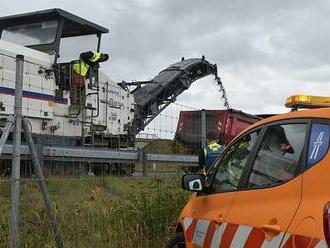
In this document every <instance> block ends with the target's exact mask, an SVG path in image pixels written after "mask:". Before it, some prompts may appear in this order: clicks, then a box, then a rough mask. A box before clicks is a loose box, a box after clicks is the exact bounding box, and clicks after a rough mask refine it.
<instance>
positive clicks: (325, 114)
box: [248, 108, 330, 130]
mask: <svg viewBox="0 0 330 248" xmlns="http://www.w3.org/2000/svg"><path fill="white" fill-rule="evenodd" d="M299 118H328V119H330V108H319V109H308V110H299V111H292V112H288V113H285V114H279V115H274V116H272V117H269V118H266V119H263V120H261V121H258V122H256V123H255V124H253V125H251V126H250V127H249V128H248V130H249V129H252V128H254V127H257V126H260V125H263V124H267V123H270V122H274V121H281V120H288V119H299Z"/></svg>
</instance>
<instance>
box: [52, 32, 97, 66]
mask: <svg viewBox="0 0 330 248" xmlns="http://www.w3.org/2000/svg"><path fill="white" fill-rule="evenodd" d="M97 39H98V38H97V36H96V35H84V36H77V37H69V38H62V39H61V44H60V57H59V59H58V61H59V62H60V63H63V62H69V61H72V60H77V59H79V56H80V54H81V53H82V52H87V51H96V48H97ZM77 44H79V46H77Z"/></svg>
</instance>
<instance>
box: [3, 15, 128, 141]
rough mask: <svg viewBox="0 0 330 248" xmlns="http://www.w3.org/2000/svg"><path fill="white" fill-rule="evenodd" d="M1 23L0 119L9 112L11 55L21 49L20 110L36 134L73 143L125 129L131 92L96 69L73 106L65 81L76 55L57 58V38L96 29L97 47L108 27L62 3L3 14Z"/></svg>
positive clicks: (12, 89) (11, 108)
mask: <svg viewBox="0 0 330 248" xmlns="http://www.w3.org/2000/svg"><path fill="white" fill-rule="evenodd" d="M0 29H1V31H0V32H1V39H0V77H1V81H0V84H1V85H0V119H1V121H2V125H3V124H4V122H5V121H6V119H7V118H8V116H10V115H12V114H13V113H14V98H15V97H14V95H15V73H16V72H15V65H16V64H15V56H16V55H17V54H21V55H24V60H25V62H24V78H23V90H24V92H23V115H25V116H27V117H28V118H29V121H30V123H31V127H32V132H33V134H34V136H35V137H36V136H39V135H40V136H39V137H47V138H46V139H45V138H44V140H46V141H47V142H50V143H52V142H54V143H58V142H60V141H59V139H58V138H59V137H61V138H63V137H65V138H66V139H65V141H63V139H62V143H63V142H64V143H67V145H73V144H75V143H77V142H78V143H79V142H80V141H81V140H82V139H85V138H86V137H87V138H88V137H91V136H94V135H95V136H102V137H110V136H111V137H119V136H120V135H126V134H127V131H125V130H124V126H125V124H126V123H128V122H130V121H132V119H133V117H134V111H133V109H134V104H133V103H134V98H133V96H132V95H131V94H130V93H129V92H128V91H126V90H124V89H123V88H121V87H119V86H118V85H117V84H116V83H115V82H114V81H112V80H111V79H110V78H109V77H107V76H106V75H105V74H104V73H101V72H100V71H99V70H96V73H97V75H95V77H94V78H91V79H90V78H87V79H86V82H85V85H86V92H85V94H84V97H85V106H78V107H77V106H74V108H73V106H71V105H72V104H71V102H70V101H71V99H70V90H72V88H71V87H70V84H71V83H72V75H73V72H72V65H73V63H76V62H77V61H74V62H72V61H68V63H57V59H58V57H59V55H60V53H61V51H59V48H60V42H61V39H62V38H68V37H77V36H84V35H95V36H97V38H98V42H97V44H95V50H94V51H99V50H100V42H101V35H102V34H104V33H108V29H106V28H104V27H101V26H99V25H97V24H95V23H92V22H89V21H87V20H85V19H82V18H80V17H78V16H75V15H73V14H71V13H68V12H66V11H63V10H61V9H51V10H45V11H38V12H32V13H27V14H20V15H14V16H8V17H3V18H0ZM81 52H85V51H81ZM78 56H79V55H78ZM77 59H79V58H77ZM96 81H97V82H96ZM92 132H93V134H94V135H92ZM83 142H85V141H84V140H83ZM89 142H90V141H89ZM60 143H61V142H60Z"/></svg>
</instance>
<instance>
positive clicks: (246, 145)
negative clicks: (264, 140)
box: [212, 130, 259, 192]
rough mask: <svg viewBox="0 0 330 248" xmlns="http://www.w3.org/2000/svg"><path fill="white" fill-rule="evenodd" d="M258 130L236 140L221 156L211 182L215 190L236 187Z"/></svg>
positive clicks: (220, 190)
mask: <svg viewBox="0 0 330 248" xmlns="http://www.w3.org/2000/svg"><path fill="white" fill-rule="evenodd" d="M258 133H259V130H258V131H255V132H252V133H250V134H247V135H245V136H243V137H242V138H240V139H239V140H237V141H236V142H235V143H234V144H233V145H232V146H231V147H230V148H229V149H228V150H227V151H226V154H225V155H224V157H223V160H222V162H221V164H220V165H219V167H218V171H217V173H216V175H215V177H214V180H213V182H212V188H213V189H214V191H216V192H223V191H227V190H234V189H236V188H237V187H238V184H239V181H240V178H241V175H242V172H243V169H244V166H245V165H246V162H247V160H248V157H249V155H250V153H251V151H252V149H253V146H254V144H255V143H256V141H257V138H258Z"/></svg>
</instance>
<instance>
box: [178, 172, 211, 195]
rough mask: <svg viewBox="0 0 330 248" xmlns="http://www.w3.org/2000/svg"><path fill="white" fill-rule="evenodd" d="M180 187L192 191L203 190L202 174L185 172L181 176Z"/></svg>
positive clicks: (203, 178)
mask: <svg viewBox="0 0 330 248" xmlns="http://www.w3.org/2000/svg"><path fill="white" fill-rule="evenodd" d="M181 183H182V185H181V186H182V188H183V189H185V190H189V191H193V192H202V191H203V190H204V183H205V175H204V174H186V175H183V176H182V181H181Z"/></svg>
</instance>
